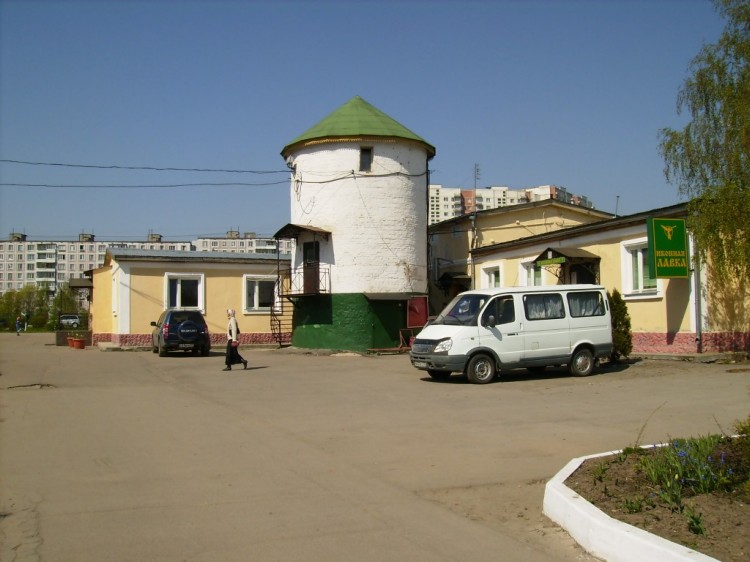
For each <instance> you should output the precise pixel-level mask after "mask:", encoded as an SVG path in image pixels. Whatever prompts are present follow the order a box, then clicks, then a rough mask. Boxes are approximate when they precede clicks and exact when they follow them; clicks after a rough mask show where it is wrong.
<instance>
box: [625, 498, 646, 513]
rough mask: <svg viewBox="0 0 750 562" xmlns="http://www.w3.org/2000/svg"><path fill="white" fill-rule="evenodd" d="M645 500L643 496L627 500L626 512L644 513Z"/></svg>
mask: <svg viewBox="0 0 750 562" xmlns="http://www.w3.org/2000/svg"><path fill="white" fill-rule="evenodd" d="M644 503H645V500H644V498H643V496H636V497H634V498H625V511H627V512H628V513H640V512H641V511H643V504H644Z"/></svg>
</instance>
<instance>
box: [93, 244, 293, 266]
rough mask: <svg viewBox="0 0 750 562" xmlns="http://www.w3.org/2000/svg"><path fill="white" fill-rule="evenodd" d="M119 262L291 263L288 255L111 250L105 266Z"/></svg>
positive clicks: (132, 249)
mask: <svg viewBox="0 0 750 562" xmlns="http://www.w3.org/2000/svg"><path fill="white" fill-rule="evenodd" d="M110 259H115V260H117V261H165V262H192V263H196V262H198V263H200V262H203V263H259V262H260V263H263V262H271V261H273V262H276V261H278V260H282V261H291V256H289V255H288V254H281V256H279V255H278V254H239V253H237V254H233V253H230V252H194V251H175V250H142V249H140V248H109V249H108V250H107V257H106V258H105V264H106V263H109V261H110Z"/></svg>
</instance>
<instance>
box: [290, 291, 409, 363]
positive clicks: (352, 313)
mask: <svg viewBox="0 0 750 562" xmlns="http://www.w3.org/2000/svg"><path fill="white" fill-rule="evenodd" d="M406 307H407V301H404V300H368V299H367V298H366V297H365V296H364V295H363V294H358V293H350V294H343V295H316V296H311V297H300V298H299V300H297V302H296V306H295V309H294V328H293V331H292V345H293V346H294V347H300V348H307V349H335V350H342V351H359V352H364V351H367V350H368V349H383V348H389V347H396V346H398V345H399V329H401V328H403V327H405V326H406Z"/></svg>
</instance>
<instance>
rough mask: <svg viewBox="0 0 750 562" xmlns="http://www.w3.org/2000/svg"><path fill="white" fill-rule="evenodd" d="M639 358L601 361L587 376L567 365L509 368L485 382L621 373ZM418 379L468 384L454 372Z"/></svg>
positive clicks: (466, 380) (590, 376) (459, 374)
mask: <svg viewBox="0 0 750 562" xmlns="http://www.w3.org/2000/svg"><path fill="white" fill-rule="evenodd" d="M639 361H640V359H627V360H621V361H618V362H615V363H613V362H609V361H608V362H606V363H602V364H601V365H600V366H598V367H597V368H596V369H594V372H593V373H591V374H590V375H589V376H588V377H576V376H573V375H571V374H570V372H569V371H568V368H567V367H547V368H546V369H545V370H544V371H543V372H541V373H532V372H531V371H528V370H527V369H510V370H507V371H501V372H500V373H499V374H498V375H497V376H496V377H495V378H494V379H493V380H492V382H489V383H487V384H500V383H509V382H529V381H540V380H556V379H569V378H573V379H579V378H580V379H590V378H592V377H600V376H603V375H607V374H610V373H621V372H624V371H627V370H628V369H629V368H630V366H631V365H634V364H636V363H638V362H639ZM420 380H422V381H424V382H431V383H437V384H470V383H469V380H468V379H467V377H466V375H464V374H461V373H456V374H453V375H451V376H450V377H448V378H445V379H433V378H432V377H430V376H427V377H422V378H421V379H420Z"/></svg>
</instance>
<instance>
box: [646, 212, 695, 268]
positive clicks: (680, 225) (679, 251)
mask: <svg viewBox="0 0 750 562" xmlns="http://www.w3.org/2000/svg"><path fill="white" fill-rule="evenodd" d="M646 226H647V228H648V259H649V265H650V266H651V272H652V274H651V276H652V277H655V278H681V277H688V275H689V272H690V260H689V259H688V244H687V242H688V237H687V231H686V230H685V219H658V218H651V219H648V220H647V222H646Z"/></svg>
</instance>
